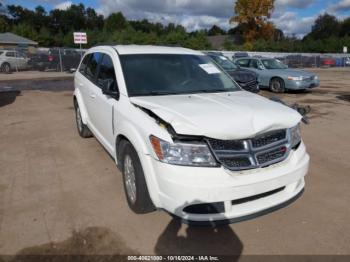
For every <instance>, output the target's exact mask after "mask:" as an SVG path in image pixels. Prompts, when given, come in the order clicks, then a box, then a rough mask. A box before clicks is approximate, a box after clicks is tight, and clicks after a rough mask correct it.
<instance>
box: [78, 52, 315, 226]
mask: <svg viewBox="0 0 350 262" xmlns="http://www.w3.org/2000/svg"><path fill="white" fill-rule="evenodd" d="M116 48H117V50H118V51H120V52H121V53H122V54H142V53H143V54H153V53H161V54H183V55H185V54H194V55H195V54H198V55H202V54H201V53H198V52H197V51H192V50H189V49H182V48H168V47H144V46H131V47H130V46H117V47H116ZM93 52H101V53H104V54H108V55H110V56H111V57H112V59H113V64H114V67H115V71H116V78H117V82H118V87H119V90H120V94H121V95H120V98H119V100H118V101H117V100H115V99H113V98H111V97H108V96H106V95H104V94H103V93H102V90H101V88H99V87H97V86H95V85H94V84H93V83H92V82H91V81H90V80H88V79H87V78H86V77H85V76H83V75H82V74H81V73H80V72H79V70H78V71H77V72H76V74H75V80H74V81H75V82H74V84H75V91H74V95H75V96H76V98H77V101H78V104H79V107H80V110H81V113H82V116H83V120H84V123H85V124H87V126H88V127H89V128H90V130H91V131H92V132H93V134H94V136H95V137H96V138H97V139H98V140H99V141H100V142H101V144H102V145H103V146H104V147H105V148H106V150H107V151H108V152H109V153H110V155H111V156H112V157H113V158H114V159H115V160H116V161H117V159H116V155H117V148H116V139H117V137H118V136H120V135H122V136H125V137H126V138H127V139H128V140H129V141H130V143H131V144H132V145H133V146H134V148H135V150H136V152H137V153H138V156H139V158H140V162H141V165H142V168H143V171H144V176H145V180H146V183H147V188H148V191H149V193H150V198H151V199H152V201H153V203H154V205H155V206H156V207H157V208H159V209H165V210H167V211H168V212H170V213H173V214H176V215H177V216H179V217H182V218H185V219H190V220H193V221H213V220H225V219H233V218H237V217H241V216H245V215H252V214H254V213H257V212H259V211H262V210H265V209H268V208H271V207H274V206H276V205H279V204H281V203H283V202H286V201H288V200H289V199H291V198H293V197H294V196H296V195H297V194H298V193H299V192H301V190H302V189H303V188H304V176H305V175H306V174H307V171H308V166H309V156H308V154H307V153H306V149H305V146H304V144H303V143H301V145H300V147H299V148H298V150H296V151H294V150H293V151H292V152H291V153H290V155H289V157H288V158H287V159H286V160H285V161H283V162H280V163H278V164H275V165H271V166H269V167H266V168H258V169H252V170H247V171H239V172H233V171H229V170H227V169H225V168H224V167H217V168H205V167H187V166H175V165H169V164H165V163H162V162H160V161H159V160H158V159H157V156H156V154H155V152H154V150H153V148H152V145H151V143H150V139H149V138H150V136H151V135H153V136H156V137H158V138H160V139H162V140H164V141H167V142H170V143H174V141H173V138H172V136H171V135H170V134H169V132H168V131H167V129H166V128H165V127H164V126H162V125H160V124H159V123H158V122H157V121H156V120H155V119H154V118H153V117H151V116H150V115H149V114H147V113H146V112H144V111H143V110H141V109H140V108H139V107H140V106H141V107H144V108H147V109H149V110H151V111H152V112H153V113H155V114H156V115H158V116H159V117H161V118H162V119H163V120H164V121H167V122H168V123H170V124H171V125H172V126H173V128H174V129H175V131H176V132H177V133H179V134H189V135H196V136H207V137H211V138H217V139H223V140H225V139H241V138H250V137H253V136H255V135H258V134H261V133H264V132H268V131H271V130H277V129H281V128H290V127H293V126H295V125H296V124H298V123H299V122H300V120H301V116H300V115H299V114H298V113H297V112H296V111H294V110H292V109H290V108H288V107H286V106H283V105H281V104H278V103H276V102H272V101H270V100H268V99H265V98H263V97H261V96H258V95H254V94H251V93H247V92H245V91H237V92H231V93H218V94H198V95H172V96H154V97H151V96H150V97H134V98H130V97H128V96H127V92H126V86H125V81H124V75H123V71H122V69H121V64H120V60H119V56H118V54H117V52H115V50H113V48H112V47H107V46H100V47H94V48H92V49H90V50H89V51H88V52H87V53H86V54H90V53H93ZM112 110H113V111H112ZM112 112H113V113H112ZM113 117H114V119H113ZM99 118H100V121H99V120H96V119H99ZM113 122H114V126H115V132H114V133H113V130H112V126H113V125H112V123H113ZM281 187H285V188H286V189H285V190H283V191H281V192H279V193H277V194H275V195H272V196H269V197H265V198H262V199H258V200H254V201H250V202H248V203H244V204H241V205H237V206H234V207H232V208H230V209H227V210H226V211H225V213H223V214H212V215H210V214H204V215H189V214H186V213H184V212H182V210H183V208H184V207H186V206H188V205H189V204H198V203H213V202H224V204H225V206H226V207H228V206H230V205H231V206H232V204H231V201H232V200H235V199H240V198H245V197H250V196H255V195H257V194H261V193H266V192H269V191H271V190H274V189H277V188H281Z"/></svg>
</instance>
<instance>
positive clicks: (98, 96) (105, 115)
mask: <svg viewBox="0 0 350 262" xmlns="http://www.w3.org/2000/svg"><path fill="white" fill-rule="evenodd" d="M111 81H112V82H113V85H114V88H115V89H117V81H116V76H115V69H114V65H113V60H112V58H111V56H110V55H108V54H103V56H102V60H101V62H100V65H99V70H98V73H97V78H96V82H95V83H96V84H95V85H94V86H93V90H91V92H92V93H93V94H94V96H95V98H94V104H95V105H94V111H93V112H91V115H90V116H91V121H92V122H93V123H94V126H95V128H96V131H97V133H98V134H99V136H100V141H101V142H102V143H103V144H104V145H105V146H106V147H107V149H108V151H110V153H111V152H113V150H114V143H115V141H114V113H115V110H116V106H117V100H116V99H114V98H112V97H110V96H108V95H105V94H103V92H102V87H103V86H104V85H106V84H107V83H108V82H111Z"/></svg>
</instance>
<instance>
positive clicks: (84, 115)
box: [74, 88, 89, 125]
mask: <svg viewBox="0 0 350 262" xmlns="http://www.w3.org/2000/svg"><path fill="white" fill-rule="evenodd" d="M74 97H75V98H76V99H77V103H78V105H79V108H80V114H81V118H82V120H83V123H84V125H86V124H87V122H88V118H89V116H88V113H87V110H86V107H85V104H84V100H83V97H82V95H81V93H80V91H79V89H77V88H76V89H75V90H74Z"/></svg>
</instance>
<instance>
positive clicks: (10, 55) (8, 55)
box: [6, 52, 15, 57]
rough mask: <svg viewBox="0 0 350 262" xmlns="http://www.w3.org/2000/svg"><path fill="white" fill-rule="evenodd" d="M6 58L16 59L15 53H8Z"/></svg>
mask: <svg viewBox="0 0 350 262" xmlns="http://www.w3.org/2000/svg"><path fill="white" fill-rule="evenodd" d="M6 56H7V57H15V52H7V53H6Z"/></svg>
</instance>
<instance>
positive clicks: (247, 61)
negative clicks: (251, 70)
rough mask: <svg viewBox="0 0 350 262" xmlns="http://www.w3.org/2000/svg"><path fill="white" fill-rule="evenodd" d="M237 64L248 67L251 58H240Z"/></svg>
mask: <svg viewBox="0 0 350 262" xmlns="http://www.w3.org/2000/svg"><path fill="white" fill-rule="evenodd" d="M237 64H238V65H239V66H241V67H248V66H249V59H242V60H238V61H237Z"/></svg>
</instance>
